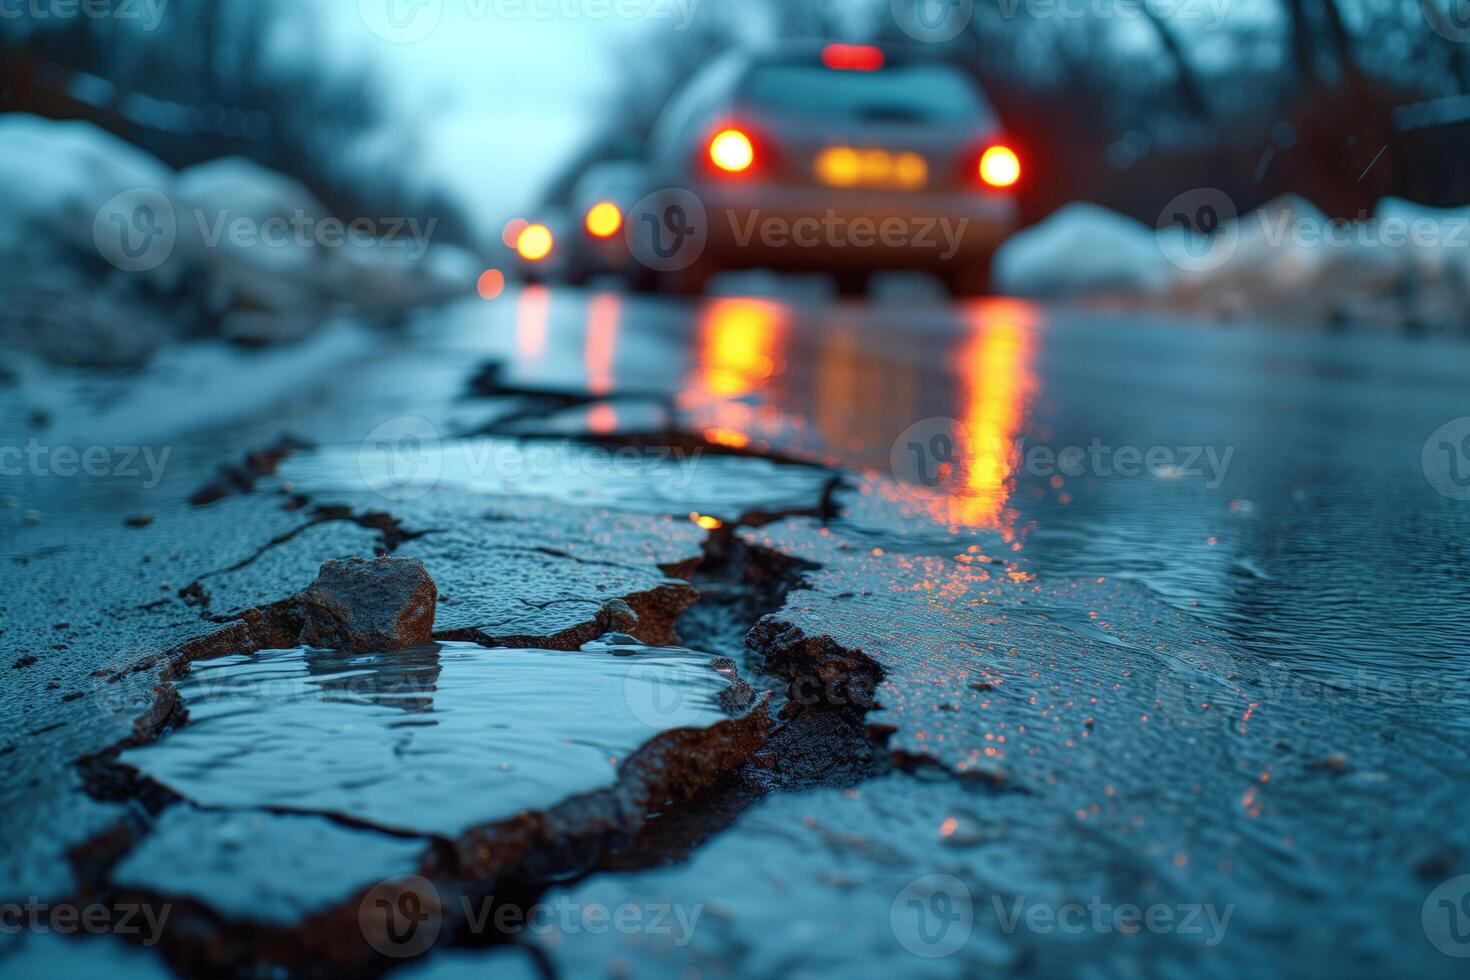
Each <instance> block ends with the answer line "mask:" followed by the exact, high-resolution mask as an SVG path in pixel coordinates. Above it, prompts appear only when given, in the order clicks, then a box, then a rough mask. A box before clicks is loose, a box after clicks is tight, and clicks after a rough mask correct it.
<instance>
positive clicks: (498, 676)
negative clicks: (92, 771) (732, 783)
mask: <svg viewBox="0 0 1470 980" xmlns="http://www.w3.org/2000/svg"><path fill="white" fill-rule="evenodd" d="M712 659H713V658H712V657H711V656H710V655H708V654H703V653H697V652H694V651H690V650H684V649H678V648H656V649H655V648H649V647H643V646H636V645H629V646H604V645H600V644H589V645H588V646H587V647H585V648H584V649H583V650H580V651H575V652H559V651H549V650H509V649H500V650H491V649H487V648H484V647H480V646H476V645H474V644H467V643H445V644H440V645H435V646H431V647H424V648H419V649H415V650H409V651H402V652H398V653H386V654H347V653H340V652H334V651H327V650H314V649H305V648H302V649H293V650H271V651H265V652H262V653H258V654H255V655H251V656H230V657H224V658H221V659H218V660H211V661H207V662H201V663H196V664H195V665H194V666H193V668H192V669H191V671H190V673H189V674H188V676H186V677H184V678H182V679H181V680H180V681H179V682H178V691H179V694H180V696H181V697H182V699H183V702H184V705H185V706H186V707H187V709H188V711H189V720H188V723H187V724H185V725H184V726H182V727H181V728H179V729H177V730H176V731H174V732H172V733H170V734H168V735H166V736H165V737H164V738H163V739H162V740H160V741H159V742H157V743H154V744H152V745H148V746H144V747H141V748H136V749H131V750H129V751H127V752H125V753H123V755H122V757H121V761H122V762H124V763H126V764H127V765H130V766H133V767H135V768H137V769H138V770H139V771H140V772H142V773H143V774H145V775H147V776H149V777H151V778H152V779H154V780H156V781H157V782H159V783H162V784H164V785H165V786H168V787H169V788H170V789H172V790H174V791H175V792H177V793H179V794H180V795H182V796H184V797H186V798H187V799H189V800H192V801H194V802H195V803H198V804H199V805H201V806H206V807H213V808H225V809H239V810H244V809H252V810H254V809H262V808H270V809H275V810H289V811H296V812H301V813H333V814H340V815H343V816H346V817H349V818H352V819H354V820H359V821H362V822H364V823H367V824H371V825H374V826H378V827H383V828H388V829H392V830H397V831H403V832H408V833H424V834H437V835H442V836H445V837H456V836H459V835H460V834H462V833H464V832H465V831H466V830H468V829H470V828H472V827H475V826H478V825H482V824H486V823H491V822H495V821H498V820H502V819H505V818H508V817H512V816H514V815H515V814H517V813H520V812H522V811H536V810H545V809H547V808H549V807H551V806H553V805H555V804H556V803H558V802H560V801H562V800H565V799H567V798H568V797H571V796H576V795H579V794H582V793H587V792H591V791H593V790H597V789H602V788H605V787H608V786H610V785H612V784H613V783H614V782H615V780H616V776H617V767H618V764H619V763H620V762H621V761H622V760H623V759H625V758H627V756H628V755H629V754H630V753H632V752H633V751H634V750H636V749H638V748H639V747H640V746H642V745H644V744H645V743H647V742H648V741H649V740H651V739H652V738H654V737H655V736H656V735H658V734H659V733H660V732H663V731H667V730H671V729H675V728H700V727H706V726H709V725H712V724H714V723H716V722H719V721H722V720H724V719H725V718H727V717H728V716H727V714H726V713H725V712H724V711H723V710H722V709H721V707H720V694H721V693H722V692H723V691H724V690H725V689H726V688H727V687H728V685H729V680H728V678H727V677H725V676H723V675H721V674H719V673H717V672H716V671H715V670H714V669H712V666H711V664H712Z"/></svg>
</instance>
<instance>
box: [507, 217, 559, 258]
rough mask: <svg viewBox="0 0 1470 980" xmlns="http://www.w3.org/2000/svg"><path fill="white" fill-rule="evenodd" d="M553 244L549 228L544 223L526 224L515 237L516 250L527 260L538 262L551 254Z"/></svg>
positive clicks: (554, 242) (553, 240)
mask: <svg viewBox="0 0 1470 980" xmlns="http://www.w3.org/2000/svg"><path fill="white" fill-rule="evenodd" d="M555 244H556V241H555V239H553V238H552V237H551V229H550V228H548V227H546V226H545V225H527V226H526V227H525V228H523V229H522V230H521V233H520V236H519V237H517V238H516V252H517V253H518V254H519V255H520V257H521V258H523V259H525V260H526V261H527V262H540V261H541V260H542V259H544V258H546V256H548V255H550V254H551V249H552V247H553V246H554V245H555Z"/></svg>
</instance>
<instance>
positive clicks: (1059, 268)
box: [994, 204, 1172, 296]
mask: <svg viewBox="0 0 1470 980" xmlns="http://www.w3.org/2000/svg"><path fill="white" fill-rule="evenodd" d="M1171 271H1172V270H1171V269H1170V267H1169V265H1168V263H1167V261H1166V260H1165V258H1164V255H1163V253H1162V252H1161V251H1159V247H1158V244H1157V243H1156V242H1155V241H1154V235H1153V232H1151V231H1150V230H1149V229H1147V228H1145V227H1144V226H1143V225H1141V224H1139V223H1138V222H1136V221H1134V220H1132V219H1131V218H1125V217H1123V216H1122V215H1121V214H1115V213H1114V212H1112V211H1109V210H1108V209H1106V208H1101V207H1098V206H1097V205H1095V204H1069V205H1067V206H1066V207H1064V208H1062V209H1061V210H1060V211H1058V212H1057V213H1056V214H1054V215H1052V216H1051V217H1050V218H1048V219H1046V220H1045V221H1043V222H1042V223H1041V224H1039V225H1037V226H1036V227H1034V228H1028V229H1027V230H1025V231H1022V232H1019V233H1017V234H1016V235H1014V236H1012V237H1011V239H1010V240H1009V241H1007V242H1006V243H1005V245H1004V246H1002V248H1001V249H1000V251H999V252H998V253H997V254H996V256H995V269H994V278H995V282H996V285H997V286H998V287H999V288H1000V290H1001V291H1002V292H1004V293H1010V294H1012V295H1017V296H1074V295H1079V294H1087V293H1128V294H1141V295H1149V294H1154V293H1158V292H1161V291H1162V290H1164V289H1165V288H1166V287H1167V286H1168V284H1169V281H1170V279H1171V274H1170V273H1171Z"/></svg>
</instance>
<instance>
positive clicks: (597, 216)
mask: <svg viewBox="0 0 1470 980" xmlns="http://www.w3.org/2000/svg"><path fill="white" fill-rule="evenodd" d="M585 225H586V228H587V234H589V235H591V236H592V237H593V238H611V237H613V236H614V235H616V234H617V233H618V232H619V231H622V229H623V212H622V209H621V208H619V207H618V206H617V205H616V204H614V203H613V202H611V201H599V202H598V203H596V204H594V205H592V207H590V208H588V209H587V218H586V221H585Z"/></svg>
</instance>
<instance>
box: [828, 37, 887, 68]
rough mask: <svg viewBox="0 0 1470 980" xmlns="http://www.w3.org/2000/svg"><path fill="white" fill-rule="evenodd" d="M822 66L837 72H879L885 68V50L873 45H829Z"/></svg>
mask: <svg viewBox="0 0 1470 980" xmlns="http://www.w3.org/2000/svg"><path fill="white" fill-rule="evenodd" d="M822 64H824V65H826V66H827V67H828V68H832V69H835V70H837V71H877V70H878V69H879V68H882V67H883V49H882V48H875V47H873V46H872V45H871V44H829V45H827V46H826V47H825V48H823V49H822Z"/></svg>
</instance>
